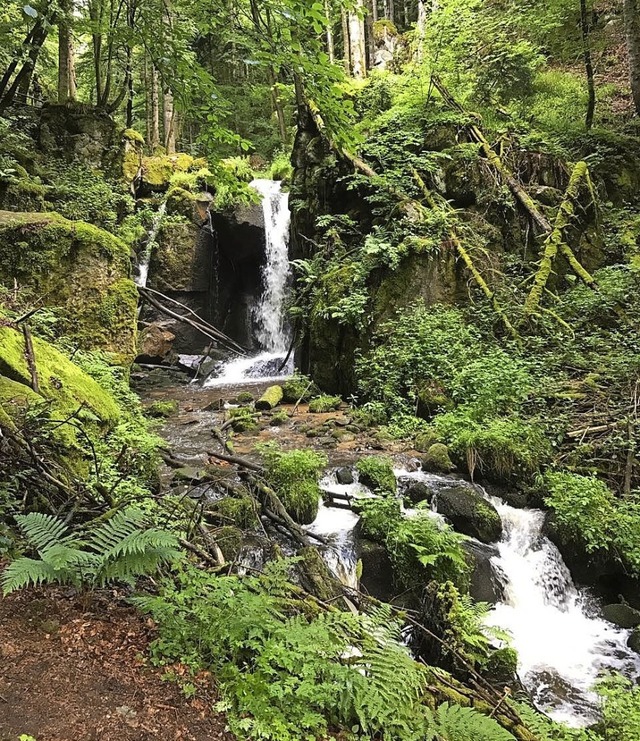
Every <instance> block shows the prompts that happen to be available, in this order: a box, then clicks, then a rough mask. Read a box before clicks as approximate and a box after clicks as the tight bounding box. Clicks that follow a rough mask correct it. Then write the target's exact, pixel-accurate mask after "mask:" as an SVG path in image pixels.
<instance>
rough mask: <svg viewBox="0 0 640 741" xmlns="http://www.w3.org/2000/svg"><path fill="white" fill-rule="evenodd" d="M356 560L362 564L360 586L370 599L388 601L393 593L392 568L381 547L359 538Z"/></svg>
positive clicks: (387, 555)
mask: <svg viewBox="0 0 640 741" xmlns="http://www.w3.org/2000/svg"><path fill="white" fill-rule="evenodd" d="M357 549H358V554H357V555H358V558H359V559H360V561H361V563H362V575H361V577H360V585H361V587H363V588H364V590H366V592H368V593H369V594H370V595H371V596H372V597H375V598H376V599H380V600H383V601H385V602H386V601H388V600H389V599H390V598H391V597H392V596H393V593H394V590H393V567H392V566H391V561H390V559H389V554H388V553H387V550H386V548H385V547H384V546H383V545H380V544H378V543H374V542H373V541H372V540H367V539H366V538H359V539H358V544H357Z"/></svg>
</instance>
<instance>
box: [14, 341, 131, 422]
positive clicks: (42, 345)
mask: <svg viewBox="0 0 640 741" xmlns="http://www.w3.org/2000/svg"><path fill="white" fill-rule="evenodd" d="M33 354H34V357H35V361H36V367H37V371H38V381H39V386H40V393H41V395H42V396H43V397H44V398H46V399H51V400H52V401H53V404H54V407H55V408H56V409H57V410H59V411H60V412H61V413H62V414H66V415H68V414H72V413H73V412H76V411H77V409H78V408H79V407H80V406H81V405H82V406H84V407H85V408H86V409H88V410H90V411H91V412H92V413H93V414H94V415H95V416H96V417H97V418H98V419H99V420H100V421H102V422H104V423H107V424H110V425H111V424H113V423H115V422H116V421H117V420H118V418H119V416H120V411H119V408H118V405H117V404H116V402H115V400H114V399H113V397H112V396H111V395H110V394H109V393H108V392H107V391H105V390H104V389H103V388H101V387H100V386H99V385H98V384H97V383H96V381H94V380H93V378H91V377H90V376H88V375H87V374H86V373H85V372H84V371H83V370H81V369H80V368H79V367H78V366H77V365H75V363H72V362H71V361H70V360H68V359H67V358H66V357H65V356H64V355H63V354H62V353H61V352H59V351H58V350H56V349H55V347H53V346H52V345H50V344H49V343H48V342H45V341H44V340H40V339H38V338H37V337H34V338H33ZM0 373H1V374H2V375H3V376H6V377H7V378H9V379H11V380H13V381H16V382H17V383H20V384H24V385H25V386H26V387H28V388H30V385H31V374H30V372H29V368H28V365H27V360H26V356H25V344H24V337H23V336H22V333H21V332H18V331H17V330H15V329H12V328H11V327H0ZM26 393H28V392H26Z"/></svg>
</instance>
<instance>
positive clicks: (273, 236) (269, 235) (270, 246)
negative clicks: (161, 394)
mask: <svg viewBox="0 0 640 741" xmlns="http://www.w3.org/2000/svg"><path fill="white" fill-rule="evenodd" d="M250 185H251V187H252V188H254V189H255V190H256V191H258V193H259V194H260V195H261V196H262V211H263V215H264V228H265V263H264V265H263V267H262V285H263V291H262V295H261V296H260V298H259V300H258V301H257V303H256V305H255V306H254V307H253V311H252V315H253V317H252V318H253V323H254V327H255V335H256V339H257V340H258V343H259V345H260V348H261V350H260V352H258V353H257V354H256V355H252V356H250V357H239V358H234V359H232V360H230V361H228V362H227V363H225V364H224V365H223V367H222V368H221V369H219V370H218V371H217V372H216V374H215V375H214V376H211V377H210V378H209V379H207V381H206V385H207V386H226V385H231V384H235V383H242V382H243V381H245V382H246V381H252V380H258V379H260V380H267V379H271V378H273V379H276V378H279V377H282V376H287V375H290V374H291V373H292V371H293V359H292V358H289V357H287V351H288V348H289V344H290V341H291V332H290V328H289V325H288V322H287V316H286V298H287V291H288V286H289V282H290V277H291V271H290V266H289V224H290V220H291V215H290V213H289V194H288V193H286V192H283V191H282V184H281V183H280V182H279V181H276V180H266V179H256V180H253V181H252V182H251V184H250Z"/></svg>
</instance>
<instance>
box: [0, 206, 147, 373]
mask: <svg viewBox="0 0 640 741" xmlns="http://www.w3.org/2000/svg"><path fill="white" fill-rule="evenodd" d="M130 271H131V264H130V259H129V249H128V248H127V246H126V245H125V244H124V243H123V242H121V241H120V240H119V239H117V238H116V237H114V236H113V235H111V234H109V233H108V232H105V231H103V230H102V229H99V228H98V227H95V226H92V225H90V224H86V223H84V222H82V221H68V220H67V219H64V218H62V217H61V216H59V215H58V214H55V213H12V212H9V211H0V282H1V283H3V284H4V285H13V282H14V280H16V281H17V282H18V285H20V286H21V287H23V288H28V289H30V290H31V291H32V292H33V294H34V295H35V296H36V297H38V298H41V299H42V300H43V302H44V305H45V306H50V307H61V308H64V309H65V311H64V318H63V319H61V320H60V324H61V329H62V332H63V333H64V334H66V335H68V336H69V337H70V338H72V339H73V340H74V341H76V342H77V343H78V344H79V345H80V347H83V348H86V349H94V348H100V349H102V350H106V351H107V352H111V353H113V354H114V355H116V356H119V358H120V359H121V360H122V361H123V362H129V361H131V360H133V358H134V357H135V353H136V307H137V300H138V295H137V292H136V288H135V286H134V284H133V281H131V279H130V278H129V275H130Z"/></svg>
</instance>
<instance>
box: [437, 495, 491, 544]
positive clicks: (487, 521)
mask: <svg viewBox="0 0 640 741" xmlns="http://www.w3.org/2000/svg"><path fill="white" fill-rule="evenodd" d="M436 509H437V511H438V512H439V513H440V514H441V515H444V516H445V517H446V518H447V519H448V520H449V521H450V522H451V524H452V525H453V527H454V528H455V529H456V530H458V531H459V532H461V533H464V534H465V535H470V536H471V537H472V538H476V539H477V540H480V541H482V542H483V543H495V542H496V541H498V540H500V538H501V536H502V520H501V519H500V515H499V514H498V511H497V510H496V508H495V507H494V506H493V504H491V502H489V501H487V500H486V499H485V498H484V497H483V496H482V494H480V493H479V492H477V491H476V490H475V489H474V488H473V487H471V486H469V485H465V484H459V485H458V486H451V487H449V488H443V489H440V490H439V491H438V496H437V498H436Z"/></svg>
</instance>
